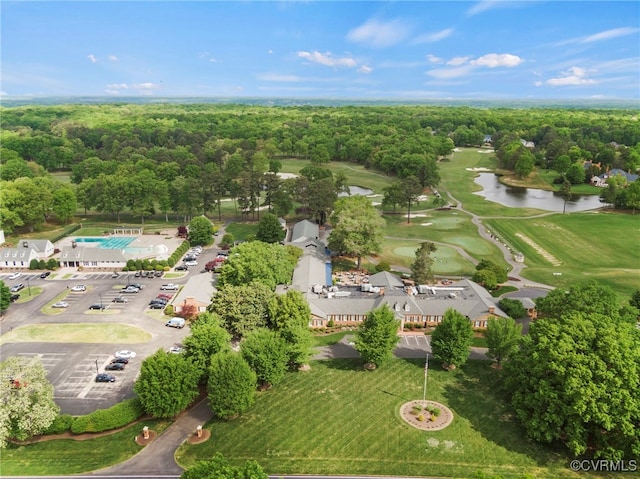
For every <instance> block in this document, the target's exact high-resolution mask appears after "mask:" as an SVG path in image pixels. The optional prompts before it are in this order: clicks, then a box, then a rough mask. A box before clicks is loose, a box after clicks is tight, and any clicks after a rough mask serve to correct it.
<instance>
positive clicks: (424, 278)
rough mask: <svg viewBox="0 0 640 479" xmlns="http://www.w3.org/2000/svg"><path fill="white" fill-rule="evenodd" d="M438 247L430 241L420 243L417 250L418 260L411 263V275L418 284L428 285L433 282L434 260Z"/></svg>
mask: <svg viewBox="0 0 640 479" xmlns="http://www.w3.org/2000/svg"><path fill="white" fill-rule="evenodd" d="M437 249H438V248H437V246H436V245H435V244H433V243H431V242H429V241H425V242H423V243H420V247H419V248H418V249H417V250H416V259H415V261H414V262H413V263H411V274H412V276H413V279H414V280H415V282H416V283H417V284H427V283H429V282H432V281H433V269H432V266H433V258H432V257H431V253H435V251H436V250H437Z"/></svg>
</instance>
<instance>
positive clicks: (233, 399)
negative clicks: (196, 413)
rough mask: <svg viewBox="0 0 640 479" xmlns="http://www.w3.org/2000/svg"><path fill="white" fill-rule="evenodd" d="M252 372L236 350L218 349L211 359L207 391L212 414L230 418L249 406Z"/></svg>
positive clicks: (253, 385) (253, 387)
mask: <svg viewBox="0 0 640 479" xmlns="http://www.w3.org/2000/svg"><path fill="white" fill-rule="evenodd" d="M256 385H257V378H256V373H255V372H253V370H252V369H251V368H250V367H249V365H248V364H247V362H246V361H245V360H244V359H243V358H242V356H241V355H240V354H238V353H234V352H222V353H219V354H216V355H215V356H213V357H212V358H211V366H210V367H209V381H208V383H207V391H208V394H209V404H210V406H211V410H212V411H213V413H214V414H215V415H216V416H218V417H220V418H223V419H230V418H233V417H235V416H238V415H239V414H241V413H242V412H244V411H246V410H247V409H249V408H250V407H251V406H253V403H254V401H255V394H256Z"/></svg>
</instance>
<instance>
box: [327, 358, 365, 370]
mask: <svg viewBox="0 0 640 479" xmlns="http://www.w3.org/2000/svg"><path fill="white" fill-rule="evenodd" d="M322 364H323V365H324V366H326V367H328V368H329V369H338V370H340V371H362V372H363V373H366V372H367V371H365V370H364V369H363V364H364V363H363V362H362V360H361V359H359V358H334V359H325V360H323V361H322Z"/></svg>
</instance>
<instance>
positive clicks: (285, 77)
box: [256, 73, 302, 82]
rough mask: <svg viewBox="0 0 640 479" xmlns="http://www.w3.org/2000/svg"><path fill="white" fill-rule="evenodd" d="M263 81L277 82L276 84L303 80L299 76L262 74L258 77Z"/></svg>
mask: <svg viewBox="0 0 640 479" xmlns="http://www.w3.org/2000/svg"><path fill="white" fill-rule="evenodd" d="M256 78H257V79H258V80H262V81H275V82H300V81H302V78H301V77H299V76H297V75H281V74H279V73H261V74H260V75H257V77H256Z"/></svg>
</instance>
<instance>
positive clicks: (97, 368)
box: [96, 359, 98, 374]
mask: <svg viewBox="0 0 640 479" xmlns="http://www.w3.org/2000/svg"><path fill="white" fill-rule="evenodd" d="M96 374H98V360H97V359H96Z"/></svg>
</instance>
